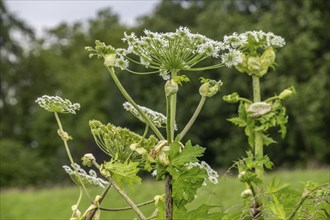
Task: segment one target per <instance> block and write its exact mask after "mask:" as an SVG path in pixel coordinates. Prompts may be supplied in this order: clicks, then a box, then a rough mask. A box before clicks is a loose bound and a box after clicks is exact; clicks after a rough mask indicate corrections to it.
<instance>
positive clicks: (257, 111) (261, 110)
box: [247, 102, 272, 118]
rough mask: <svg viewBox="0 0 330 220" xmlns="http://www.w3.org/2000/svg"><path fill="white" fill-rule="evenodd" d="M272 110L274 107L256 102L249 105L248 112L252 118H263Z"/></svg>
mask: <svg viewBox="0 0 330 220" xmlns="http://www.w3.org/2000/svg"><path fill="white" fill-rule="evenodd" d="M271 110H272V105H271V104H268V103H266V102H256V103H253V104H251V105H249V107H248V109H247V111H248V112H249V113H250V114H251V115H250V116H251V118H256V117H259V116H262V115H264V114H266V113H268V112H270V111H271Z"/></svg>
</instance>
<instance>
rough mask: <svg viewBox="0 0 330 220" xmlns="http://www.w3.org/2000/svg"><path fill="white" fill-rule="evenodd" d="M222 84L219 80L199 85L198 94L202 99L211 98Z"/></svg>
mask: <svg viewBox="0 0 330 220" xmlns="http://www.w3.org/2000/svg"><path fill="white" fill-rule="evenodd" d="M222 84H223V83H222V82H221V80H219V81H215V80H209V81H208V82H206V83H203V84H202V85H201V87H200V88H199V94H200V95H201V96H203V97H212V96H214V95H215V94H216V93H217V92H218V91H219V90H220V88H221V86H222Z"/></svg>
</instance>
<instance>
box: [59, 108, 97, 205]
mask: <svg viewBox="0 0 330 220" xmlns="http://www.w3.org/2000/svg"><path fill="white" fill-rule="evenodd" d="M54 114H55V118H56V121H57V124H58V127H59V129H60V131H61V132H62V133H64V132H65V131H64V130H63V126H62V123H61V120H60V118H59V117H58V114H57V113H56V112H54ZM61 138H62V137H61ZM62 140H63V143H64V147H65V150H66V153H67V155H68V157H69V160H70V163H71V164H72V166H73V169H74V172H75V173H76V176H77V178H78V180H79V183H80V184H81V186H82V188H83V189H84V191H85V193H86V195H87V197H88V199H89V200H90V201H93V199H92V197H91V195H90V194H89V192H88V190H87V188H86V186H85V184H84V183H83V181H82V179H81V177H80V175H79V172H78V169H77V167H76V163H75V162H74V160H73V157H72V155H71V152H70V148H69V145H68V141H67V140H65V139H64V138H62Z"/></svg>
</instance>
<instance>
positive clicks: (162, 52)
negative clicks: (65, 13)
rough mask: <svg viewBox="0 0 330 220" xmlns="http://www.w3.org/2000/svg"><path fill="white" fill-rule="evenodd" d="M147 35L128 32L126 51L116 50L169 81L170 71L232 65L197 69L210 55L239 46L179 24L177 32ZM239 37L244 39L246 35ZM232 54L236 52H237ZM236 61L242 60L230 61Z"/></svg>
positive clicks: (218, 55)
mask: <svg viewBox="0 0 330 220" xmlns="http://www.w3.org/2000/svg"><path fill="white" fill-rule="evenodd" d="M144 34H145V35H144V36H141V37H137V36H136V35H135V34H134V33H131V34H126V33H125V34H124V38H123V41H124V42H126V43H127V44H128V48H127V50H126V51H125V53H124V54H123V53H122V54H118V53H117V55H119V56H125V57H126V58H127V59H128V60H130V61H132V62H134V63H136V64H140V65H143V66H145V67H146V68H151V69H154V71H151V72H149V73H156V72H158V73H160V75H161V76H162V77H163V78H164V79H166V80H168V79H169V74H170V71H173V70H174V71H179V70H185V71H200V70H206V69H213V68H218V67H221V66H224V65H226V66H233V64H228V65H227V64H226V63H219V64H216V65H212V66H206V67H196V68H195V66H196V65H197V64H198V63H199V62H201V61H202V60H205V59H206V58H209V57H214V58H218V57H220V56H221V54H222V53H228V50H229V49H234V48H236V47H237V46H239V44H238V43H235V42H234V39H229V38H228V39H227V41H228V42H227V43H224V42H220V41H215V40H212V39H209V38H207V37H205V36H203V35H200V34H193V33H191V32H190V30H189V29H188V28H186V27H180V28H178V29H177V30H176V31H175V32H167V33H157V32H151V31H149V30H145V31H144ZM236 35H237V34H236ZM236 35H235V36H236ZM240 40H241V41H244V39H243V38H242V39H240ZM130 54H134V55H137V56H138V57H139V59H138V60H136V59H134V58H132V57H131V56H129V55H130ZM231 54H232V55H236V54H237V53H231ZM222 60H224V59H222ZM233 61H239V59H232V61H231V62H233ZM128 71H130V70H128ZM131 72H133V71H131ZM135 73H136V72H135ZM141 74H142V73H141Z"/></svg>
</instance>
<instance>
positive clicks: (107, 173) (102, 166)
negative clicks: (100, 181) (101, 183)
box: [100, 164, 111, 178]
mask: <svg viewBox="0 0 330 220" xmlns="http://www.w3.org/2000/svg"><path fill="white" fill-rule="evenodd" d="M100 173H101V175H102V176H104V177H106V178H108V177H110V176H111V174H110V171H109V170H107V169H106V168H105V167H104V165H103V164H101V167H100Z"/></svg>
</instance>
